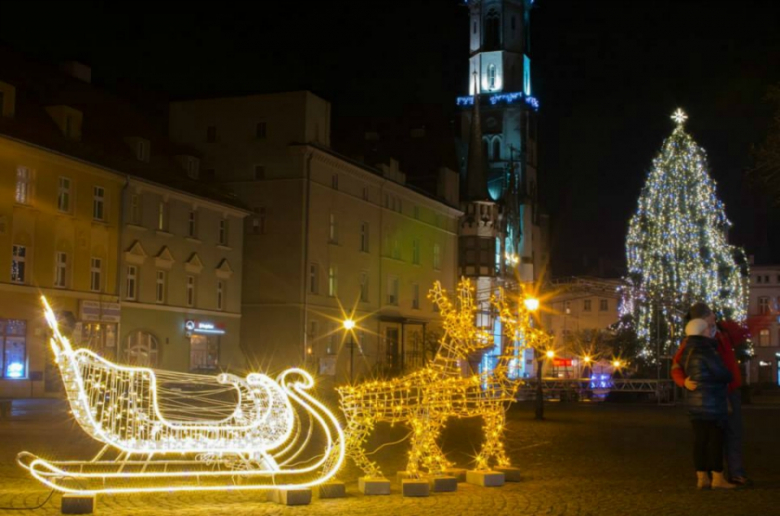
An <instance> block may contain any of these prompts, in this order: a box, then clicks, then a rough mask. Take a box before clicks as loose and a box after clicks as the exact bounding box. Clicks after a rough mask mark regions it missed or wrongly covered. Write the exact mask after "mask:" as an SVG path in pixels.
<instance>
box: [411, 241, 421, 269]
mask: <svg viewBox="0 0 780 516" xmlns="http://www.w3.org/2000/svg"><path fill="white" fill-rule="evenodd" d="M412 263H413V264H415V265H420V241H419V240H412Z"/></svg>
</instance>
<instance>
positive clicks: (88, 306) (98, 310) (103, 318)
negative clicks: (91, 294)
mask: <svg viewBox="0 0 780 516" xmlns="http://www.w3.org/2000/svg"><path fill="white" fill-rule="evenodd" d="M80 308H81V310H80V315H81V320H82V321H89V322H104V323H118V322H119V318H120V314H121V309H120V307H119V303H104V302H101V301H89V300H85V299H84V300H82V301H81V306H80Z"/></svg>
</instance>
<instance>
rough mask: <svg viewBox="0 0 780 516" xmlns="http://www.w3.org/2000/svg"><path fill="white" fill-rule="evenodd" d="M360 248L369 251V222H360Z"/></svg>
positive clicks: (365, 251)
mask: <svg viewBox="0 0 780 516" xmlns="http://www.w3.org/2000/svg"><path fill="white" fill-rule="evenodd" d="M360 250H361V251H363V252H364V253H367V252H368V222H363V223H361V224H360Z"/></svg>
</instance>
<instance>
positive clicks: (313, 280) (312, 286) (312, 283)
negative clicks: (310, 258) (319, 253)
mask: <svg viewBox="0 0 780 516" xmlns="http://www.w3.org/2000/svg"><path fill="white" fill-rule="evenodd" d="M309 293H310V294H319V293H320V266H319V265H317V264H316V263H310V264H309Z"/></svg>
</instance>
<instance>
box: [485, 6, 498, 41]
mask: <svg viewBox="0 0 780 516" xmlns="http://www.w3.org/2000/svg"><path fill="white" fill-rule="evenodd" d="M482 43H483V47H484V49H485V50H494V49H497V48H498V47H499V46H500V45H501V17H500V16H499V15H498V11H496V10H495V9H491V10H490V11H488V13H487V16H485V39H484V40H483V41H482Z"/></svg>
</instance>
